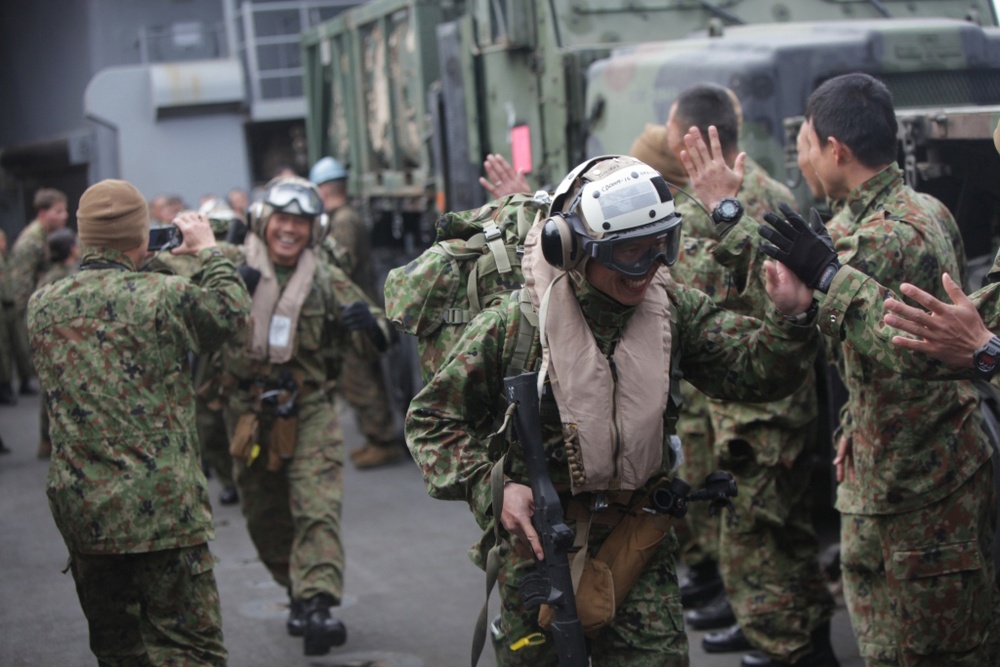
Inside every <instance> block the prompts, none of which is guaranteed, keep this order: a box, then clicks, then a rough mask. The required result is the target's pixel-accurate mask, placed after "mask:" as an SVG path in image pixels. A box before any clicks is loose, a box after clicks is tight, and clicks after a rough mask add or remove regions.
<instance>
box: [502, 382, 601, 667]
mask: <svg viewBox="0 0 1000 667" xmlns="http://www.w3.org/2000/svg"><path fill="white" fill-rule="evenodd" d="M537 381H538V373H523V374H521V375H517V376H514V377H508V378H504V393H505V395H506V397H507V400H508V401H510V402H512V403H516V404H517V410H516V411H515V412H514V429H515V431H516V433H517V440H518V442H520V443H521V450H522V451H523V453H524V459H525V463H526V464H527V468H528V477H529V479H530V482H531V495H532V497H533V499H534V514H533V515H532V518H531V523H532V524H533V525H534V527H535V530H536V531H537V532H538V536H539V538H540V539H541V542H542V549H543V550H544V552H545V559H544V560H540V561H536V562H535V572H534V573H533V574H530V575H527V576H526V577H525V580H524V581H522V583H521V596H522V599H523V600H524V604H525V606H526V607H528V608H532V607H537V606H538V605H540V604H542V603H543V602H544V603H545V604H548V605H549V606H550V607H552V610H553V612H554V616H555V620H554V621H553V622H552V627H551V628H550V630H549V631H550V632H551V633H552V638H553V641H554V643H555V648H556V653H557V655H558V657H559V664H560V665H561V666H563V667H569V666H572V667H576V666H580V667H585V666H586V665H587V664H588V660H587V646H586V643H585V640H584V635H583V626H582V625H581V624H580V618H579V616H578V615H577V612H576V596H575V595H574V593H573V577H572V573H571V572H570V564H569V555H570V550H571V548H572V546H573V531H572V530H570V528H569V526H567V525H566V520H565V518H564V517H563V509H562V505H561V504H560V502H559V495H558V493H556V488H555V486H553V484H552V479H551V478H550V477H549V470H548V462H547V460H546V457H545V446H544V442H543V440H542V428H541V417H540V415H539V410H538V402H539V399H538V389H537Z"/></svg>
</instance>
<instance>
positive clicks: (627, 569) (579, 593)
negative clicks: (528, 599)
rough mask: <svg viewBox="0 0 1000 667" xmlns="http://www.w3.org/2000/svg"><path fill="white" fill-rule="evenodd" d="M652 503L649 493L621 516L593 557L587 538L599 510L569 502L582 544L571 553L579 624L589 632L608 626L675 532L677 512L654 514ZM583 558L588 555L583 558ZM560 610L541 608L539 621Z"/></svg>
mask: <svg viewBox="0 0 1000 667" xmlns="http://www.w3.org/2000/svg"><path fill="white" fill-rule="evenodd" d="M648 504H649V498H648V496H647V497H646V498H643V499H642V501H641V502H640V503H639V504H637V505H633V506H632V508H631V509H630V510H629V511H627V512H624V513H623V514H622V515H621V520H620V521H619V522H618V523H617V524H616V525H615V527H614V528H613V529H612V531H611V533H610V534H609V535H608V536H607V538H605V540H604V543H603V544H601V548H600V550H598V552H597V555H595V556H594V557H592V558H591V557H588V555H587V542H586V537H584V539H583V540H582V544H581V540H580V537H581V535H583V536H587V535H588V534H589V529H590V522H591V521H592V520H594V517H595V516H596V515H594V514H592V513H591V512H590V510H588V509H586V507H585V506H583V505H582V504H580V503H573V502H571V503H570V504H569V505H568V506H567V516H568V517H569V518H572V519H576V530H577V546H578V547H579V551H578V552H577V553H576V555H575V556H573V557H572V559H573V561H572V566H573V569H574V572H576V571H580V575H579V583H578V584H577V586H576V591H575V592H576V611H577V615H578V616H579V617H580V624H581V625H582V626H583V630H584V632H585V633H586V634H587V636H589V637H593V636H594V635H596V634H597V632H598V631H599V630H600V629H601V628H603V627H605V626H607V625H608V624H609V623H611V621H612V620H613V619H614V617H615V613H616V611H617V610H618V607H619V606H620V605H621V603H622V602H623V601H624V600H625V597H626V596H627V595H628V594H629V591H631V590H632V587H633V586H634V585H635V582H636V581H637V580H638V579H639V575H640V574H642V572H643V570H645V569H646V565H647V563H649V561H650V559H652V557H653V554H654V553H656V547H657V546H659V544H660V543H661V542H662V541H663V540H664V538H666V537H667V535H668V534H669V533H670V524H671V520H672V517H671V516H669V515H666V514H651V513H649V512H646V511H644V510H643V509H642V508H643V507H646V506H647V505H648ZM578 559H583V561H582V563H578V562H577V561H578ZM554 618H555V615H554V613H553V611H552V609H551V608H550V607H549V606H548V605H544V604H543V605H542V606H541V608H540V609H539V610H538V624H539V625H540V626H541V627H542V628H543V629H548V628H549V626H550V625H551V624H552V621H553V620H554Z"/></svg>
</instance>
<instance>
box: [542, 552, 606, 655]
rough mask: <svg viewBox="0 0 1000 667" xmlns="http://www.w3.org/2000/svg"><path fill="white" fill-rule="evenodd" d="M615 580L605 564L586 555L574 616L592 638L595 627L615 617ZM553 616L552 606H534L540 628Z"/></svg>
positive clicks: (598, 628)
mask: <svg viewBox="0 0 1000 667" xmlns="http://www.w3.org/2000/svg"><path fill="white" fill-rule="evenodd" d="M615 598H616V596H615V581H614V577H613V576H612V574H611V569H610V568H608V566H607V563H604V562H602V561H599V560H597V559H594V558H587V559H586V560H585V561H584V564H583V574H582V575H581V576H580V584H579V587H578V588H577V590H576V615H577V616H579V617H580V625H581V627H583V631H584V632H585V633H586V634H587V635H588V636H590V637H593V636H594V635H595V634H596V633H597V631H598V630H600V629H601V628H603V627H605V626H607V625H608V624H609V623H611V621H612V620H614V618H615V611H616V609H617V605H616V603H615ZM555 618H556V616H555V612H553V611H552V607H550V606H549V605H547V604H543V605H542V606H541V607H539V608H538V625H539V627H541V628H542V629H543V630H548V629H549V628H550V627H551V626H552V621H554V620H555Z"/></svg>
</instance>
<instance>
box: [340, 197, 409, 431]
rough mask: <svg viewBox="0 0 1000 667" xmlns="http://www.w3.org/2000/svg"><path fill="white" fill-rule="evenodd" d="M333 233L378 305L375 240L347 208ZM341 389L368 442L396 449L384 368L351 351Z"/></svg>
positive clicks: (356, 276)
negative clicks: (374, 257) (372, 252)
mask: <svg viewBox="0 0 1000 667" xmlns="http://www.w3.org/2000/svg"><path fill="white" fill-rule="evenodd" d="M330 234H331V237H332V238H333V240H334V241H335V242H336V244H337V246H338V247H339V248H340V249H341V250H342V251H343V254H344V255H346V260H347V262H348V263H349V266H350V268H345V272H346V273H347V275H348V276H349V277H350V278H351V280H352V281H353V282H354V283H355V284H356V285H358V286H359V287H360V288H361V289H362V290H363V291H364V293H365V294H366V295H367V296H368V298H369V300H371V301H372V302H373V303H378V300H377V297H376V294H375V290H374V276H373V273H372V257H371V239H370V238H369V234H368V229H367V228H366V227H365V223H364V221H363V220H362V219H361V217H360V216H359V215H358V213H357V211H355V210H354V209H353V208H351V207H350V206H347V205H344V206H341V207H340V208H338V209H336V210H335V211H332V212H330ZM328 254H329V253H328ZM339 386H340V393H341V395H342V396H343V397H344V398H345V399H346V400H347V402H348V403H349V404H350V406H351V407H352V408H353V409H354V414H355V415H356V416H357V420H358V428H359V429H360V430H361V433H362V435H364V437H365V440H366V442H368V443H370V444H372V445H375V446H377V447H394V446H396V440H397V438H396V426H395V421H394V420H393V416H392V412H390V410H389V397H388V394H387V392H386V387H385V379H384V378H383V376H382V367H381V365H380V364H379V363H378V362H377V361H372V360H369V359H363V358H360V357H358V356H357V355H356V354H354V353H353V352H351V351H348V352H347V353H346V354H345V355H344V369H343V372H342V373H341V376H340V385H339Z"/></svg>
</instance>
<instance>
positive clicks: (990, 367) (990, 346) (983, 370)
mask: <svg viewBox="0 0 1000 667" xmlns="http://www.w3.org/2000/svg"><path fill="white" fill-rule="evenodd" d="M972 366H973V368H974V369H975V371H976V375H978V376H979V377H981V378H982V379H984V380H991V379H993V376H994V375H996V373H997V371H998V370H1000V337H997V336H994V337H993V338H991V339H989V340H988V341H987V342H986V345H983V346H982V347H981V348H979V349H978V350H976V351H975V352H973V353H972Z"/></svg>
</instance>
